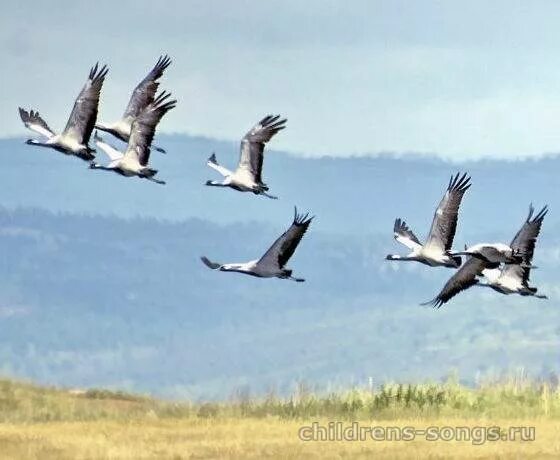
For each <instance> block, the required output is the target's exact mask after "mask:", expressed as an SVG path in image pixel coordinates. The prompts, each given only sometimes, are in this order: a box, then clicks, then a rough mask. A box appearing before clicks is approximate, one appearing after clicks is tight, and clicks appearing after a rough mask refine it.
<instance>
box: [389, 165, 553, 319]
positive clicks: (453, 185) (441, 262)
mask: <svg viewBox="0 0 560 460" xmlns="http://www.w3.org/2000/svg"><path fill="white" fill-rule="evenodd" d="M470 180H471V178H470V177H468V176H467V174H466V173H465V174H463V175H460V174H459V173H457V174H456V175H455V176H452V177H451V179H450V180H449V185H448V186H447V190H446V192H445V195H444V196H443V198H442V200H441V201H440V203H439V205H438V207H437V209H436V212H435V214H434V218H433V221H432V227H431V228H430V233H429V234H428V238H427V240H426V242H425V243H424V244H422V243H420V241H419V240H418V238H417V237H416V235H415V234H414V233H413V232H412V230H410V228H409V227H408V226H407V224H406V222H405V221H404V220H401V219H396V220H395V226H394V228H393V234H394V237H395V240H397V241H398V242H399V243H402V244H403V245H405V246H406V247H408V248H409V249H410V250H411V252H410V254H408V255H406V256H399V255H392V254H390V255H388V256H387V260H401V261H402V260H407V261H415V262H420V263H423V264H425V265H428V266H430V267H448V268H455V269H457V271H456V273H455V274H454V275H453V276H452V277H451V278H449V280H448V281H447V283H445V285H444V286H443V288H442V290H441V291H440V292H439V294H438V295H437V296H436V297H435V298H434V299H433V300H430V301H429V302H426V303H424V304H422V305H432V306H433V307H435V308H440V307H441V306H442V305H443V304H445V303H447V302H448V301H449V300H451V299H452V298H453V297H455V296H456V295H457V294H459V293H460V292H462V291H464V290H466V289H468V288H470V287H471V286H486V287H489V288H492V289H494V290H495V291H497V292H499V293H501V294H519V295H522V296H533V297H538V298H540V299H546V298H547V297H546V296H544V295H540V294H537V288H536V287H533V286H530V285H529V274H530V272H531V269H532V268H535V267H534V266H533V265H532V261H533V253H534V251H535V245H536V242H537V238H538V236H539V233H540V231H541V226H542V223H543V220H544V217H545V216H546V214H547V212H548V208H547V207H546V206H545V207H543V208H542V209H541V210H540V211H539V212H538V213H537V214H536V215H535V214H534V213H535V210H534V208H533V205H531V206H530V207H529V215H528V216H527V218H526V219H525V222H523V225H522V226H521V228H520V229H519V231H518V232H517V234H516V235H515V237H514V238H513V240H512V241H511V243H510V244H509V245H508V244H505V243H480V244H475V245H474V246H470V247H467V246H465V248H464V250H463V251H453V249H452V247H453V239H454V238H455V232H456V230H457V220H458V216H459V207H460V206H461V201H462V200H463V196H464V195H465V192H466V191H467V190H468V189H469V188H470V186H471V183H470ZM461 256H465V257H466V261H465V263H464V264H463V263H462V257H461ZM481 278H482V279H485V280H486V281H482V280H481Z"/></svg>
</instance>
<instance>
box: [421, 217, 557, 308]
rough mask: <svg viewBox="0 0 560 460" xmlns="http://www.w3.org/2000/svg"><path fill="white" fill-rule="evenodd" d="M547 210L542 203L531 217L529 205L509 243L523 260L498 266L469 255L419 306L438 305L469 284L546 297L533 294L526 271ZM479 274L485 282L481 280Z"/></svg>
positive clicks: (499, 290)
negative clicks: (430, 296)
mask: <svg viewBox="0 0 560 460" xmlns="http://www.w3.org/2000/svg"><path fill="white" fill-rule="evenodd" d="M547 212H548V208H547V207H546V206H545V207H544V208H543V209H542V210H541V211H540V212H539V213H538V214H537V215H536V216H535V217H533V213H534V208H533V206H531V207H530V208H529V215H528V217H527V219H526V220H525V222H524V224H523V226H522V227H521V229H520V230H519V231H518V232H517V234H516V235H515V237H514V238H513V240H512V242H511V244H510V246H509V247H510V248H512V249H513V251H514V252H516V253H519V254H523V258H522V262H523V263H519V262H518V263H506V264H504V265H503V267H502V268H501V269H500V266H501V263H500V262H499V261H498V260H490V259H489V258H487V257H481V256H480V254H477V256H474V255H472V256H469V258H468V259H467V261H466V262H465V264H464V265H463V266H462V267H461V268H460V269H459V270H457V272H456V273H455V274H454V275H453V276H452V277H451V278H450V279H449V280H448V281H447V283H445V286H444V287H443V289H442V290H441V291H440V293H439V294H438V295H437V297H435V298H434V299H433V300H430V301H429V302H426V303H424V304H422V305H432V306H433V307H435V308H440V307H441V306H442V305H443V304H445V303H447V302H448V301H449V300H451V299H452V298H453V297H455V296H456V295H457V294H459V293H460V292H462V291H464V290H466V289H468V288H470V287H471V286H483V287H489V288H492V289H494V290H495V291H498V292H500V293H501V294H520V295H522V296H534V297H538V298H541V299H545V298H546V296H543V295H539V294H537V288H535V287H531V286H529V273H530V271H531V262H532V260H533V253H534V249H535V244H536V241H537V237H538V235H539V233H540V229H541V226H542V222H543V220H544V217H545V216H546V214H547ZM482 277H484V278H486V280H487V281H486V282H481V280H480V278H482Z"/></svg>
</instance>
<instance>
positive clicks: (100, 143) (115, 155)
mask: <svg viewBox="0 0 560 460" xmlns="http://www.w3.org/2000/svg"><path fill="white" fill-rule="evenodd" d="M93 140H94V142H95V145H96V146H97V147H99V148H100V149H101V150H103V152H105V154H106V155H107V156H108V157H109V159H110V160H111V161H116V160H120V159H121V158H122V157H123V156H124V155H123V153H122V152H121V151H120V150H119V149H117V148H116V147H114V146H112V145H111V144H108V143H107V142H105V141H104V140H103V138H102V137H101V136H100V135H99V134H98V133H97V131H95V133H94V135H93Z"/></svg>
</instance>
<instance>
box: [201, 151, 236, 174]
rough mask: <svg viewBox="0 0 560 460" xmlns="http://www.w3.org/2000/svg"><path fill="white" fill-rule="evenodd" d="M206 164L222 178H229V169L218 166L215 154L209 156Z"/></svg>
mask: <svg viewBox="0 0 560 460" xmlns="http://www.w3.org/2000/svg"><path fill="white" fill-rule="evenodd" d="M206 164H207V165H208V166H210V167H211V168H212V169H214V170H216V171H218V172H219V173H220V174H221V175H222V176H224V177H227V176H231V171H230V170H229V169H227V168H224V167H223V166H222V165H220V164H218V161H217V160H216V154H215V153H213V154H212V155H210V158H208V160H207V161H206Z"/></svg>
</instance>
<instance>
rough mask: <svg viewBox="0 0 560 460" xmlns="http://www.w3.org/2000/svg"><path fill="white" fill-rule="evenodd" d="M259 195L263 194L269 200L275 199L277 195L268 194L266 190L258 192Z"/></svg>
mask: <svg viewBox="0 0 560 460" xmlns="http://www.w3.org/2000/svg"><path fill="white" fill-rule="evenodd" d="M259 195H263V196H266V197H267V198H270V199H271V200H277V199H278V197H277V196H274V195H269V194H268V193H266V192H261V193H259Z"/></svg>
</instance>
